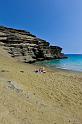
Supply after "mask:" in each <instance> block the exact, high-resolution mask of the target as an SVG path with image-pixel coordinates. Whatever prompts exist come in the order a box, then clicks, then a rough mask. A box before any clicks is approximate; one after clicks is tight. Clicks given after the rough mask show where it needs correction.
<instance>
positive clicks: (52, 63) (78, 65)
mask: <svg viewBox="0 0 82 124" xmlns="http://www.w3.org/2000/svg"><path fill="white" fill-rule="evenodd" d="M66 56H67V57H68V58H67V59H54V60H48V61H47V60H46V61H41V62H37V64H40V65H43V66H47V67H52V68H53V69H55V68H60V69H66V70H72V71H80V72H82V54H66Z"/></svg>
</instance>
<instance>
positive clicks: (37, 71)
mask: <svg viewBox="0 0 82 124" xmlns="http://www.w3.org/2000/svg"><path fill="white" fill-rule="evenodd" d="M35 72H36V73H46V71H45V68H44V67H41V68H39V69H36V70H35Z"/></svg>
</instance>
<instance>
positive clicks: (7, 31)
mask: <svg viewBox="0 0 82 124" xmlns="http://www.w3.org/2000/svg"><path fill="white" fill-rule="evenodd" d="M0 45H1V46H3V45H4V46H5V48H6V50H7V51H8V53H9V54H11V56H12V57H15V58H17V59H18V60H20V61H22V62H25V63H34V62H36V61H43V60H50V59H62V58H67V57H66V56H65V55H64V54H63V53H61V51H62V48H61V47H59V46H50V43H49V42H47V41H46V40H43V39H40V38H37V37H36V36H35V35H33V34H31V33H30V32H28V31H24V30H18V29H12V28H7V27H3V26H0Z"/></svg>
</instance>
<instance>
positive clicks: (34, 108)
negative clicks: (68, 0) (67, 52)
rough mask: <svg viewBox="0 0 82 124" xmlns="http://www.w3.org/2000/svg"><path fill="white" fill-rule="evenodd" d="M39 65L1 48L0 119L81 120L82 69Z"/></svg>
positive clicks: (36, 123) (42, 123) (47, 123)
mask: <svg viewBox="0 0 82 124" xmlns="http://www.w3.org/2000/svg"><path fill="white" fill-rule="evenodd" d="M39 67H41V65H34V64H27V63H21V62H19V61H17V60H15V59H14V58H11V57H10V56H9V55H8V54H7V52H5V51H3V49H0V110H1V112H0V115H1V116H0V123H1V124H5V122H8V123H7V124H12V123H13V124H16V123H17V124H19V123H20V124H28V123H29V124H73V123H74V124H82V116H81V115H82V83H81V82H82V73H77V72H72V71H67V70H62V69H54V70H53V69H51V68H48V67H45V69H46V73H44V74H39V73H35V72H34V71H35V69H38V68H39Z"/></svg>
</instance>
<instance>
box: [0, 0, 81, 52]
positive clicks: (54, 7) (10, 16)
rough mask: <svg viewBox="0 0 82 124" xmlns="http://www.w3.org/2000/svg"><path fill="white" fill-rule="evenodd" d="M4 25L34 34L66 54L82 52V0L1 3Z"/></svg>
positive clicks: (0, 17)
mask: <svg viewBox="0 0 82 124" xmlns="http://www.w3.org/2000/svg"><path fill="white" fill-rule="evenodd" d="M0 25H4V26H9V27H13V28H19V29H25V30H28V31H31V32H32V33H33V34H35V35H37V36H38V37H40V38H43V39H46V40H47V41H49V42H50V43H51V44H54V45H59V46H61V47H63V52H65V53H82V0H1V1H0Z"/></svg>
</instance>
